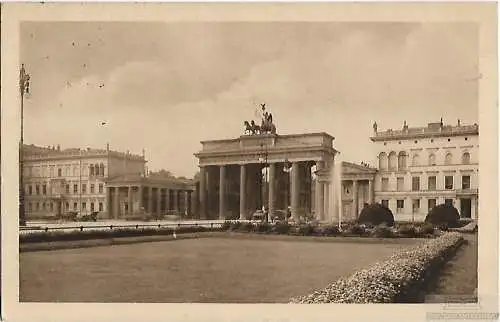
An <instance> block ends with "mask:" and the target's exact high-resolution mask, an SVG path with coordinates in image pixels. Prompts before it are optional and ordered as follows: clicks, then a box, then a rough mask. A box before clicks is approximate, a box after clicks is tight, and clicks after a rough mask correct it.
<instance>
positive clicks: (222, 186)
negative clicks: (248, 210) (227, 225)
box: [219, 165, 226, 219]
mask: <svg viewBox="0 0 500 322" xmlns="http://www.w3.org/2000/svg"><path fill="white" fill-rule="evenodd" d="M225 206H226V166H225V165H221V166H219V219H224V215H225V212H226V209H225Z"/></svg>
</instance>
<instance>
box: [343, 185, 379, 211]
mask: <svg viewBox="0 0 500 322" xmlns="http://www.w3.org/2000/svg"><path fill="white" fill-rule="evenodd" d="M360 181H363V182H365V183H366V181H368V203H370V204H371V203H373V201H374V199H373V180H372V179H368V180H366V179H360V180H357V179H354V180H352V204H353V213H354V216H355V218H357V217H358V215H359V212H360V211H361V210H360V209H359V200H358V190H359V188H358V184H359V183H360ZM344 182H346V180H344Z"/></svg>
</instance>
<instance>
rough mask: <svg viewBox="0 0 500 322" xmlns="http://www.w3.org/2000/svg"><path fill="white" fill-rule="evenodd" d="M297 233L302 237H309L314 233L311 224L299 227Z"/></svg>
mask: <svg viewBox="0 0 500 322" xmlns="http://www.w3.org/2000/svg"><path fill="white" fill-rule="evenodd" d="M298 233H299V235H302V236H311V235H312V234H313V233H314V226H313V225H311V224H307V225H300V226H299V227H298Z"/></svg>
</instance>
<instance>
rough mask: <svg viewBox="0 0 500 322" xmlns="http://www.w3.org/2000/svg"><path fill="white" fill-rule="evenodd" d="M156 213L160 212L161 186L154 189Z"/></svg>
mask: <svg viewBox="0 0 500 322" xmlns="http://www.w3.org/2000/svg"><path fill="white" fill-rule="evenodd" d="M156 213H157V214H161V188H158V189H157V191H156Z"/></svg>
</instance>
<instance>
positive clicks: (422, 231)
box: [417, 223, 434, 236]
mask: <svg viewBox="0 0 500 322" xmlns="http://www.w3.org/2000/svg"><path fill="white" fill-rule="evenodd" d="M417 234H418V235H422V236H427V235H433V234H434V226H433V225H432V224H429V223H425V224H424V225H422V226H421V227H420V228H419V230H418V231H417Z"/></svg>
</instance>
